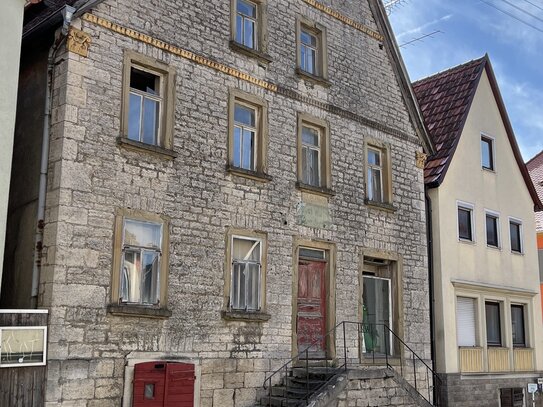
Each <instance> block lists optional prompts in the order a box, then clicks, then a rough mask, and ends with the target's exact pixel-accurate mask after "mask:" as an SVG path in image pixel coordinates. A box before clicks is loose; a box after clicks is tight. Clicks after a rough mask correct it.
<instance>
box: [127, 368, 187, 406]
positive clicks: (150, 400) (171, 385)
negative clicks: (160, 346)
mask: <svg viewBox="0 0 543 407" xmlns="http://www.w3.org/2000/svg"><path fill="white" fill-rule="evenodd" d="M194 380H195V376H194V365H192V364H188V363H174V362H145V363H138V364H137V365H135V366H134V388H133V394H132V407H174V406H176V407H192V406H193V405H194Z"/></svg>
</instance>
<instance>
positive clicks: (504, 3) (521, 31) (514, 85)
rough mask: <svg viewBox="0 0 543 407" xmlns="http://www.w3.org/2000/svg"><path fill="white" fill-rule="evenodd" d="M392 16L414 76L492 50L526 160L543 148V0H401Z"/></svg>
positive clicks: (511, 118) (422, 74)
mask: <svg viewBox="0 0 543 407" xmlns="http://www.w3.org/2000/svg"><path fill="white" fill-rule="evenodd" d="M389 1H390V0H384V3H385V4H386V3H388V2H389ZM496 8H499V9H501V10H503V12H502V11H499V10H497V9H496ZM504 12H505V13H504ZM506 13H507V14H506ZM389 18H390V21H391V23H392V27H393V29H394V32H395V34H396V40H397V41H398V44H399V45H400V46H401V47H400V50H401V52H402V56H403V59H404V62H405V64H406V66H407V70H408V71H409V76H410V77H411V80H412V81H415V80H418V79H421V78H424V77H426V76H429V75H433V74H434V73H437V72H439V71H443V70H445V69H448V68H450V67H453V66H455V65H459V64H462V63H464V62H467V61H470V60H472V59H476V58H479V57H481V56H483V55H484V54H485V53H488V54H489V57H490V61H491V63H492V67H493V68H494V73H495V75H496V77H497V80H498V84H499V87H500V91H501V94H502V97H503V99H504V101H505V106H506V108H507V112H508V114H509V119H510V120H511V123H512V125H513V129H514V131H515V136H516V138H517V142H518V144H519V146H520V150H521V152H522V156H523V158H524V160H525V161H528V160H529V159H530V158H532V157H533V156H535V155H536V154H537V153H538V152H540V151H541V150H543V0H402V1H401V2H400V3H398V4H397V5H396V6H395V7H393V8H392V9H391V11H390V16H389ZM517 19H521V20H523V21H524V22H525V23H523V22H520V21H518V20H517ZM530 25H531V26H533V27H531V26H530ZM534 27H535V28H534ZM434 31H441V32H440V33H436V34H434V35H433V36H432V37H431V38H430V37H428V38H425V39H423V40H422V41H415V42H413V43H412V44H408V45H405V46H402V45H403V44H405V43H407V42H409V41H411V40H413V39H415V38H417V37H421V36H423V35H426V34H430V33H432V32H434Z"/></svg>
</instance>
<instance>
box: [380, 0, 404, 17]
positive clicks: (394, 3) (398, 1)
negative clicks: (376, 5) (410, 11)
mask: <svg viewBox="0 0 543 407" xmlns="http://www.w3.org/2000/svg"><path fill="white" fill-rule="evenodd" d="M383 1H384V0H383ZM407 1H408V0H388V1H386V2H384V6H385V10H386V12H387V15H390V14H391V13H392V11H394V9H395V8H396V7H398V6H401V5H402V4H404V3H407Z"/></svg>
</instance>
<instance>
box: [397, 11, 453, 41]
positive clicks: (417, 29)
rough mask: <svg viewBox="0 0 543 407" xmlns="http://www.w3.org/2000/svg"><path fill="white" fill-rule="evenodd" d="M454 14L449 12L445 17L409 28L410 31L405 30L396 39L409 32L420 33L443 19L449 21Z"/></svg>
mask: <svg viewBox="0 0 543 407" xmlns="http://www.w3.org/2000/svg"><path fill="white" fill-rule="evenodd" d="M453 15H454V14H447V15H445V16H443V17H440V18H438V19H436V20H434V21H430V22H429V23H426V24H422V25H420V26H418V27H416V28H412V29H411V30H408V31H404V32H402V33H400V34H398V35H397V36H396V39H397V40H399V39H400V38H402V37H405V36H406V35H409V34H420V33H422V30H424V29H426V28H428V27H431V26H432V25H434V24H438V23H440V22H442V21H447V20H449V19H450V18H451V17H452V16H453Z"/></svg>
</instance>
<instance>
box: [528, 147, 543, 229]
mask: <svg viewBox="0 0 543 407" xmlns="http://www.w3.org/2000/svg"><path fill="white" fill-rule="evenodd" d="M526 168H528V172H529V173H530V177H532V181H533V183H534V187H535V190H536V191H537V195H539V199H543V150H541V151H540V152H539V153H538V154H536V155H535V157H532V158H531V159H530V160H529V161H528V162H527V163H526ZM535 224H536V225H535V226H536V229H537V230H538V231H543V212H540V213H536V214H535Z"/></svg>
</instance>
